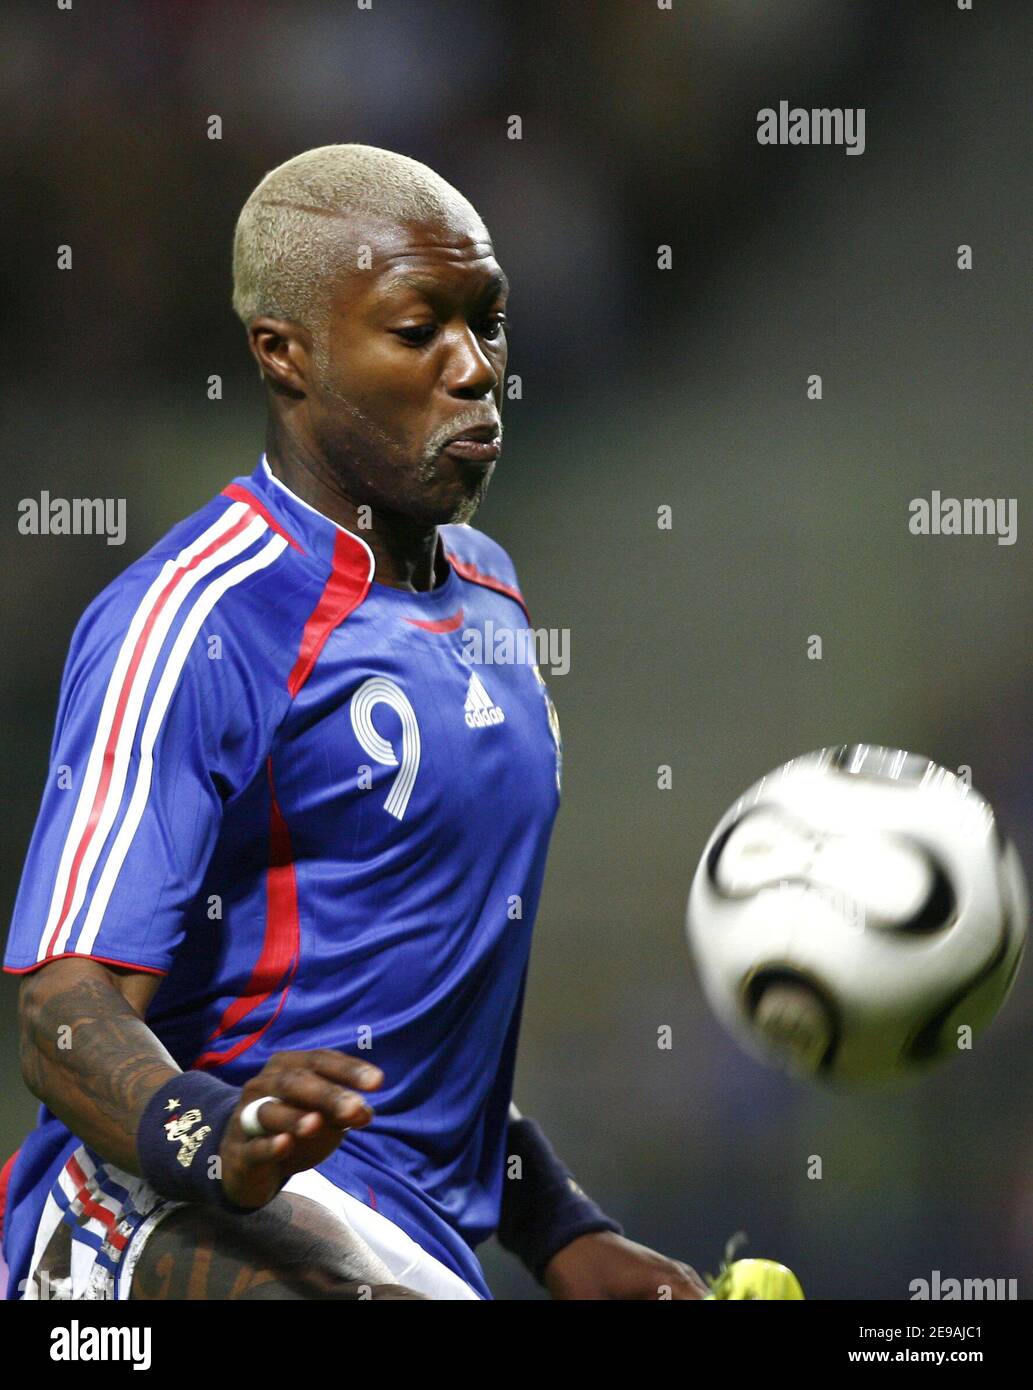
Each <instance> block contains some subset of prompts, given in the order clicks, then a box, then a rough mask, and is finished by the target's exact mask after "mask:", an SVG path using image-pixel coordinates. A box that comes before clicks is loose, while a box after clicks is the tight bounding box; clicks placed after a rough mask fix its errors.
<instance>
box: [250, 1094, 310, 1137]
mask: <svg viewBox="0 0 1033 1390" xmlns="http://www.w3.org/2000/svg"><path fill="white" fill-rule="evenodd" d="M242 1111H243V1107H242ZM308 1113H309V1112H308V1109H307V1107H306V1106H304V1105H285V1104H284V1103H283V1102H282V1101H279V1100H267V1101H266V1102H265V1103H264V1105H260V1106H259V1107H258V1111H257V1114H256V1116H255V1118H256V1119H257V1121H258V1123H259V1124H260V1125H261V1126H262V1128H263V1129H264V1130H266V1131H267V1132H268V1133H270V1134H281V1133H284V1134H290V1133H293V1132H294V1130H295V1129H296V1127H297V1125H298V1123H299V1121H300V1120H302V1119H303V1118H304V1117H305V1115H306V1114H308ZM244 1137H245V1139H246V1140H247V1141H248V1142H250V1141H251V1139H252V1136H251V1135H249V1134H247V1132H246V1131H245V1135H244ZM256 1138H257V1136H256Z"/></svg>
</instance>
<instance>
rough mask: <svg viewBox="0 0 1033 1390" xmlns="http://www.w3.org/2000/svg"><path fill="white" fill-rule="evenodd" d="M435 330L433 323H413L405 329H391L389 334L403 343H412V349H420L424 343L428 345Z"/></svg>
mask: <svg viewBox="0 0 1033 1390" xmlns="http://www.w3.org/2000/svg"><path fill="white" fill-rule="evenodd" d="M435 328H436V325H435V324H433V323H414V324H412V325H411V326H409V327H407V328H393V329H392V330H391V332H392V333H394V334H395V335H396V336H397V337H399V338H401V339H402V341H403V342H405V343H412V344H413V346H414V347H422V346H423V344H424V343H429V342H430V340H431V338H433V336H434V333H435Z"/></svg>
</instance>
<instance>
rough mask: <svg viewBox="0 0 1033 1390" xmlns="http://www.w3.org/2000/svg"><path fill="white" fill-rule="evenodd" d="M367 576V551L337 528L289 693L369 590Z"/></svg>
mask: <svg viewBox="0 0 1033 1390" xmlns="http://www.w3.org/2000/svg"><path fill="white" fill-rule="evenodd" d="M370 578H371V575H370V557H369V551H368V550H367V549H366V547H365V546H364V545H363V544H362V542H361V541H360V540H358V539H357V538H356V537H355V536H352V535H349V534H348V532H347V531H340V530H339V531H338V532H337V536H336V538H335V540H334V567H333V569H332V570H331V571H330V578H329V579H328V580H327V581H326V586H325V588H324V589H323V592H322V594H321V595H320V597H319V602H318V603H317V604H316V606H315V608H314V609H313V610H312V614H311V616H310V617H309V620H308V622H307V623H306V624H305V631H304V632H303V633H302V635H301V646H300V647H299V649H298V659H297V661H296V662H295V663H294V669H293V671H291V673H290V676H289V678H288V680H287V689H288V690H289V691H290V693H291V696H292V697H293V696H295V695H297V693H298V691H299V690H300V689H301V687H302V686H303V685H304V684H305V682H306V681H307V680H308V678H309V676H310V675H311V674H312V668H313V667H314V666H315V664H316V662H317V661H318V660H319V654H320V652H321V651H322V650H323V648H324V647H325V646H326V643H327V639H328V638H329V636H330V634H331V632H333V630H334V628H336V627H339V626H340V625H341V623H343V622H344V620H345V618H347V616H348V614H349V613H353V612H354V611H355V609H356V608H358V606H359V604H360V603H361V602H362V600H363V599H364V598H365V597H366V595H367V594H368V593H369V585H370Z"/></svg>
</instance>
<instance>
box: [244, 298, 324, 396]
mask: <svg viewBox="0 0 1033 1390" xmlns="http://www.w3.org/2000/svg"><path fill="white" fill-rule="evenodd" d="M248 346H249V347H250V349H251V355H252V356H253V357H254V359H255V361H256V362H257V363H258V369H259V372H260V373H261V376H262V378H263V380H265V381H268V382H269V384H270V385H271V386H272V387H273V388H274V389H277V390H280V391H286V392H288V393H289V394H290V395H294V396H304V395H305V394H306V393H307V390H308V374H309V364H310V362H311V360H312V338H311V335H310V333H309V331H308V329H307V328H304V327H302V325H301V324H300V323H295V322H293V320H291V319H274V318H268V317H266V316H262V317H261V318H256V319H252V320H251V323H250V325H249V326H248Z"/></svg>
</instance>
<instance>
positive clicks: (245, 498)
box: [222, 483, 305, 555]
mask: <svg viewBox="0 0 1033 1390" xmlns="http://www.w3.org/2000/svg"><path fill="white" fill-rule="evenodd" d="M222 496H223V497H232V498H233V500H234V502H244V503H246V505H247V506H249V507H250V508H251V510H252V511H253V512H257V513H258V515H259V516H260V517H261V518H262V520H263V521H264V522H265V523H266V525H267V526H269V527H270V528H271V529H272V530H273V531H275V532H276V534H277V535H278V536H282V537H283V538H284V540H285V541H287V542H288V543H289V544H290V545H292V546H293V547H294V549H295V550H300V551H301V553H302V555H304V554H305V550H304V549H303V547H302V546H300V545H299V544H298V542H297V541H296V540H295V539H294V537H293V536H292V535H291V533H290V532H289V531H287V530H285V529H284V527H283V526H282V525H281V523H280V522H279V521H277V520H276V518H275V517H274V516H273V514H272V512H271V511H270V510H269V508H268V507H267V506H266V505H265V503H264V502H262V501H260V500H259V499H258V498H257V497H256V496H255V494H254V493H253V492H251V491H249V490H248V489H247V488H246V487H242V486H241V485H240V483H228V484H227V486H226V487H224V488H223V490H222Z"/></svg>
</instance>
